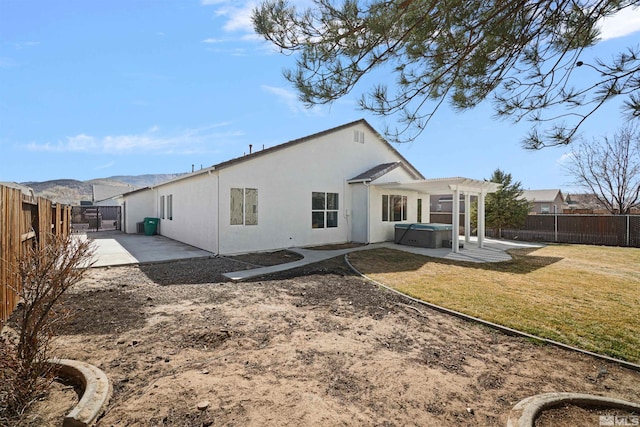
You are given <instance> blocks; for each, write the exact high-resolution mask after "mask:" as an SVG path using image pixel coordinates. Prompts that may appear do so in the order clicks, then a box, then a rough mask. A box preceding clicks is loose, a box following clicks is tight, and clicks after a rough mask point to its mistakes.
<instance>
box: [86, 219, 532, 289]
mask: <svg viewBox="0 0 640 427" xmlns="http://www.w3.org/2000/svg"><path fill="white" fill-rule="evenodd" d="M77 236H78V238H79V239H91V240H93V242H94V246H95V256H94V259H95V261H96V262H95V263H94V264H93V267H106V266H117V265H129V264H143V263H150V262H162V261H172V260H178V259H190V258H209V257H213V256H215V254H213V253H211V252H208V251H205V250H203V249H198V248H196V247H194V246H190V245H187V244H185V243H181V242H178V241H175V240H172V239H169V238H167V237H164V236H146V235H143V234H124V233H122V232H120V231H101V232H89V233H86V234H77ZM460 241H464V237H463V238H462V239H461V240H460ZM484 246H485V247H484V248H482V249H481V248H479V247H478V244H477V240H476V238H475V237H472V238H471V242H469V243H466V244H465V247H464V248H463V249H461V250H460V252H458V253H453V252H451V249H449V248H440V249H428V248H416V247H413V246H404V245H396V244H395V243H391V242H384V243H373V244H370V245H366V246H358V247H355V248H349V249H338V250H330V251H322V250H312V249H303V248H290V249H289V250H290V251H292V252H296V253H298V254H300V255H302V256H303V257H304V258H303V259H301V260H298V261H294V262H290V263H286V264H279V265H273V266H269V267H261V268H254V269H252V270H241V271H235V272H231V273H225V274H224V276H226V277H228V278H229V279H232V280H246V279H249V278H252V277H257V276H263V275H265V274H269V273H276V272H279V271H284V270H289V269H292V268H296V267H301V266H303V265H307V264H313V263H315V262H319V261H324V260H327V259H329V258H333V257H337V256H343V255H345V254H347V253H349V252H355V251H363V250H369V249H377V248H389V249H395V250H399V251H404V252H409V253H413V254H417V255H425V256H430V257H434V258H444V259H450V260H455V261H467V262H500V261H508V260H510V259H511V257H510V256H509V254H507V253H506V252H505V251H506V250H507V249H512V248H527V247H529V248H539V247H542V246H543V245H540V244H536V243H525V242H514V241H506V240H493V239H485V245H484Z"/></svg>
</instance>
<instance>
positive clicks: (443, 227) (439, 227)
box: [396, 222, 453, 231]
mask: <svg viewBox="0 0 640 427" xmlns="http://www.w3.org/2000/svg"><path fill="white" fill-rule="evenodd" d="M396 228H400V229H407V228H411V229H412V230H431V231H448V230H453V226H452V225H451V224H440V223H437V222H432V223H428V224H424V223H419V222H416V223H413V224H396Z"/></svg>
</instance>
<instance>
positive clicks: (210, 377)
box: [24, 252, 640, 426]
mask: <svg viewBox="0 0 640 427" xmlns="http://www.w3.org/2000/svg"><path fill="white" fill-rule="evenodd" d="M292 256H293V255H291V254H290V253H286V252H282V253H274V254H271V255H269V254H261V255H255V256H254V258H249V257H244V258H236V259H231V258H212V259H200V260H188V261H176V262H171V263H162V264H151V265H145V266H141V267H133V266H130V267H117V268H99V269H92V270H90V272H89V274H88V276H87V277H86V278H85V279H84V280H83V282H82V283H81V284H79V285H78V286H76V287H75V288H74V289H73V290H72V291H71V292H70V293H69V294H68V295H67V296H66V298H65V303H64V304H65V307H66V308H67V309H69V310H70V312H71V313H73V314H74V319H73V321H72V323H70V324H69V325H68V326H67V327H65V328H64V330H62V331H61V335H60V336H58V337H57V338H56V344H57V350H56V355H57V356H60V357H68V358H73V359H78V360H83V361H86V362H88V363H92V364H94V365H96V366H98V367H100V368H101V369H103V370H104V371H105V373H106V374H107V376H108V377H109V379H110V380H111V382H112V385H113V397H112V399H111V402H110V404H109V406H108V408H107V410H106V412H105V414H104V415H103V416H102V418H101V419H100V421H99V423H98V425H100V426H162V425H171V426H209V425H226V426H246V425H249V426H262V425H274V426H275V425H278V426H283V425H291V426H294V425H295V426H300V425H331V426H334V425H378V426H404V425H421V426H431V425H434V426H435V425H438V426H468V425H478V426H504V425H505V424H506V419H507V417H508V414H509V411H510V409H511V407H512V406H513V405H514V404H515V403H517V402H518V401H519V400H521V399H523V398H525V397H528V396H531V395H534V394H538V393H543V392H554V391H555V392H569V391H572V392H580V393H593V394H600V395H606V396H610V397H617V398H621V399H626V400H631V401H640V387H638V384H640V373H638V372H634V371H630V370H627V369H624V368H620V367H619V366H617V365H615V364H611V363H605V362H602V361H599V360H597V359H594V358H591V357H587V356H583V355H579V354H575V353H572V352H569V351H565V350H561V349H558V348H555V347H551V346H544V345H540V344H536V343H535V342H531V341H529V340H525V339H519V338H514V337H508V336H505V335H502V334H500V333H497V332H495V331H493V330H490V329H488V328H486V327H482V326H478V325H475V324H472V323H468V322H464V321H462V320H459V319H456V318H451V317H449V316H446V315H443V314H441V313H439V312H436V311H432V310H429V309H427V308H425V307H423V306H420V305H416V304H414V303H412V302H410V301H408V300H406V299H405V298H403V297H401V296H398V295H396V294H393V293H389V292H387V291H385V290H383V289H380V288H378V287H377V286H375V285H373V284H371V283H369V282H367V281H365V280H364V279H362V278H360V277H359V276H356V275H354V274H353V273H352V272H351V271H350V270H349V269H348V267H347V266H346V264H345V263H344V260H343V259H342V258H335V259H332V260H328V261H325V262H322V263H318V264H313V265H309V266H305V267H302V268H299V269H296V270H290V271H285V272H281V273H277V274H274V275H271V276H268V277H262V278H259V279H254V280H252V281H249V282H242V283H232V282H226V281H224V280H223V277H222V276H221V274H222V273H224V272H229V271H236V270H238V269H242V268H252V266H254V265H266V264H267V263H268V262H272V263H278V262H283V260H285V261H290V260H291V257H292ZM267 258H270V259H267ZM73 396H74V393H72V392H71V391H70V389H69V387H67V388H66V389H65V387H64V386H59V387H57V389H55V390H54V393H53V394H52V396H51V397H50V398H49V399H45V400H43V401H41V402H38V403H37V404H36V405H35V406H34V407H33V409H32V411H31V412H30V413H29V414H28V415H27V416H26V417H25V422H24V424H25V425H31V426H36V425H37V426H47V425H51V426H53V425H60V419H61V417H62V416H63V415H64V413H65V411H68V408H69V407H72V406H73ZM573 412H576V411H572V413H573ZM561 416H562V415H558V414H557V413H554V414H550V415H549V416H548V417H547V418H549V419H554V420H557V417H561ZM580 416H584V414H582V413H581V414H580ZM591 416H592V417H593V419H592V418H589V417H591ZM553 417H556V418H553ZM565 418H566V417H565ZM582 420H583V421H584V418H582ZM587 420H589V421H591V420H593V424H592V425H594V426H597V425H598V417H597V414H596V413H592V414H591V415H587ZM574 425H576V424H574ZM580 425H585V424H584V422H582V423H581V424H580ZM586 425H589V424H586Z"/></svg>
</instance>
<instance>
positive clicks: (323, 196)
mask: <svg viewBox="0 0 640 427" xmlns="http://www.w3.org/2000/svg"><path fill="white" fill-rule="evenodd" d="M338 198H339V196H338V193H323V192H316V191H314V192H312V193H311V228H335V227H337V226H338V209H339V208H338Z"/></svg>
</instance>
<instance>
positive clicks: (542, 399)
mask: <svg viewBox="0 0 640 427" xmlns="http://www.w3.org/2000/svg"><path fill="white" fill-rule="evenodd" d="M565 404H570V405H576V406H592V407H606V408H611V409H622V410H626V411H629V412H639V411H640V404H637V403H633V402H628V401H626V400H621V399H614V398H610V397H604V396H595V395H592V394H580V393H543V394H537V395H535V396H531V397H527V398H526V399H523V400H521V401H520V402H518V403H516V405H515V406H514V407H513V409H512V410H511V413H510V414H509V418H508V419H507V427H533V426H534V423H535V420H536V418H537V417H538V416H539V415H540V413H541V412H542V411H544V410H545V409H550V408H554V407H557V406H561V405H565Z"/></svg>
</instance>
